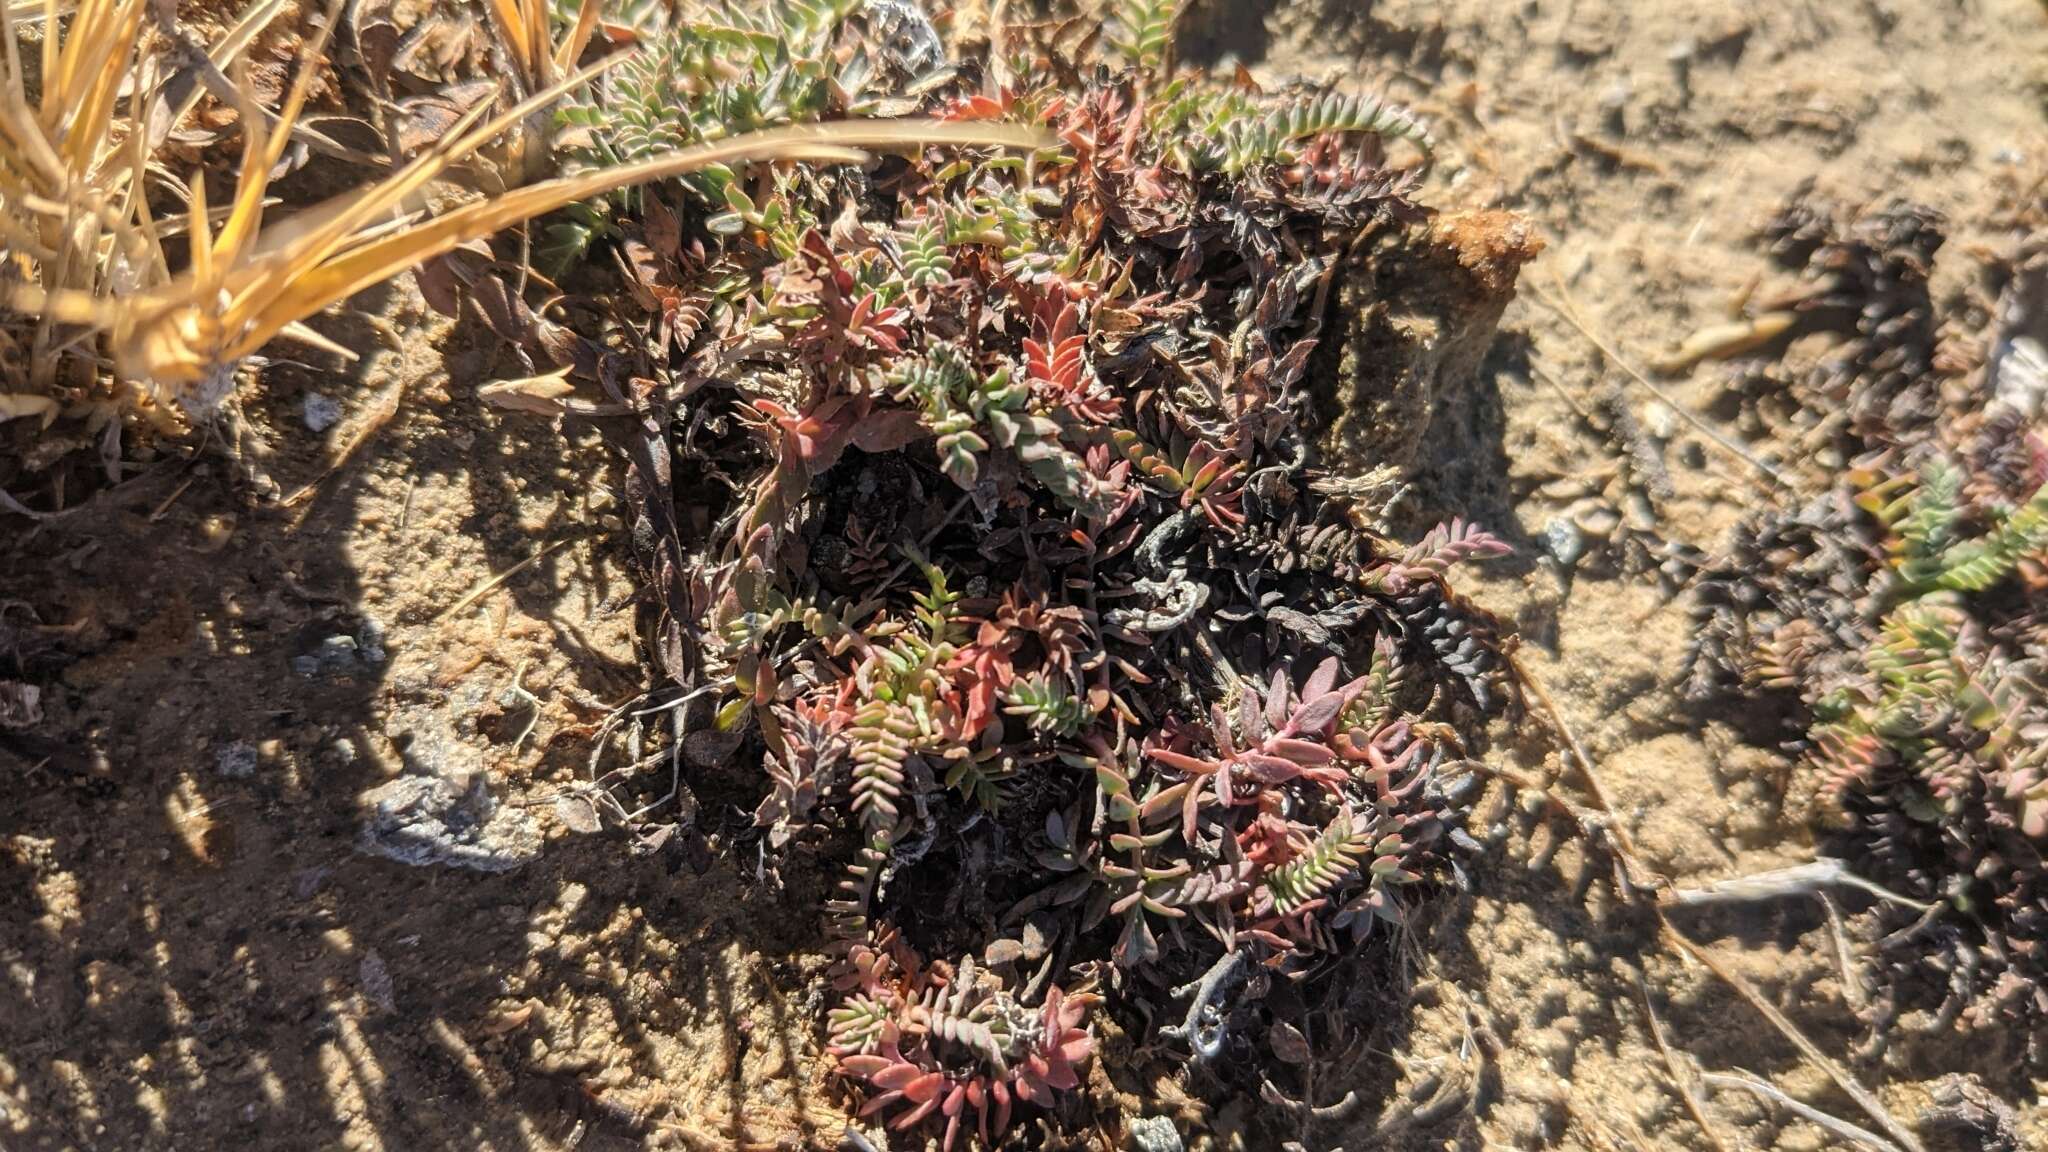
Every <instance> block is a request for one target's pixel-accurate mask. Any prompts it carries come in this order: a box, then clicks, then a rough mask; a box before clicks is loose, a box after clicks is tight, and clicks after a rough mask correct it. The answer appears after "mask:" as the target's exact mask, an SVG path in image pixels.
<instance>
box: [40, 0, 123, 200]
mask: <svg viewBox="0 0 2048 1152" xmlns="http://www.w3.org/2000/svg"><path fill="white" fill-rule="evenodd" d="M142 4H143V0H128V2H127V3H126V4H125V5H124V6H123V7H121V8H118V9H115V8H111V7H108V6H106V5H94V7H93V9H92V10H89V11H88V10H81V11H80V12H79V14H78V16H77V17H75V18H74V22H73V26H72V29H71V31H70V32H69V33H68V34H67V35H66V36H65V38H64V66H63V67H64V71H63V73H62V75H61V76H60V79H59V81H58V83H56V84H54V85H52V86H51V87H50V88H48V89H46V90H45V92H44V99H45V103H46V105H47V104H48V102H49V101H50V100H51V99H52V98H54V99H55V100H56V101H57V104H56V106H55V107H54V108H53V109H47V110H46V114H45V116H44V122H45V123H46V124H52V125H53V126H54V124H64V125H66V127H65V130H64V132H63V137H62V143H61V144H60V145H59V151H60V152H61V153H62V154H63V155H64V158H65V162H66V166H67V168H68V169H69V170H70V171H71V172H72V173H73V174H74V175H78V176H84V175H88V174H89V173H90V172H91V170H92V168H93V167H94V166H95V164H96V162H97V161H98V160H99V158H100V148H101V146H102V145H103V144H104V143H105V141H106V139H107V136H108V130H109V128H110V127H111V126H112V123H113V117H114V105H115V102H116V101H117V100H119V99H120V94H121V82H122V80H123V79H124V78H125V77H126V76H127V74H128V72H129V70H130V69H132V68H133V67H134V58H135V52H136V50H137V48H138V47H139V45H140V42H141V36H142V14H143V7H142ZM88 19H90V20H91V21H92V23H91V24H89V25H84V26H81V25H82V24H84V22H85V21H87V20H88ZM51 113H54V116H53V115H52V114H51Z"/></svg>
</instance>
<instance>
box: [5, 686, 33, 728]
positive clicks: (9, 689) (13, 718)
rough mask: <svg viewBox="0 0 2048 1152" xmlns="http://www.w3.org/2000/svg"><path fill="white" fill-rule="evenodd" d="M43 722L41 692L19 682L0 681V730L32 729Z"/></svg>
mask: <svg viewBox="0 0 2048 1152" xmlns="http://www.w3.org/2000/svg"><path fill="white" fill-rule="evenodd" d="M42 720H43V690H42V689H41V688H38V687H36V686H35V685H33V684H24V683H22V682H21V681H19V680H0V728H33V727H34V726H36V725H37V724H40V723H42Z"/></svg>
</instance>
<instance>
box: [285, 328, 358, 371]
mask: <svg viewBox="0 0 2048 1152" xmlns="http://www.w3.org/2000/svg"><path fill="white" fill-rule="evenodd" d="M277 334H278V335H279V336H281V337H283V338H284V339H286V340H297V341H298V342H299V343H301V344H307V345H311V346H312V347H314V348H318V349H319V350H321V351H322V352H331V353H333V354H334V355H336V356H339V357H341V358H342V359H343V360H346V361H348V362H349V363H351V364H353V363H355V362H356V361H357V360H359V359H361V357H359V356H357V355H356V352H355V349H353V348H344V347H342V346H341V345H339V344H336V343H335V342H334V341H332V340H329V339H328V338H327V337H325V336H322V335H321V334H319V333H318V332H315V331H313V330H312V329H311V328H308V327H306V326H305V325H304V324H299V323H291V324H287V325H285V326H284V327H282V328H280V329H278V330H277Z"/></svg>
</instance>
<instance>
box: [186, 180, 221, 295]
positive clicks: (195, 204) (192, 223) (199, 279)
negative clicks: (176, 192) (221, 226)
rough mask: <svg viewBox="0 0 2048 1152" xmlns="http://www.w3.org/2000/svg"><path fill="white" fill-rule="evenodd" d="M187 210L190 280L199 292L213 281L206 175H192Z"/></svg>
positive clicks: (212, 286)
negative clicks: (189, 243)
mask: <svg viewBox="0 0 2048 1152" xmlns="http://www.w3.org/2000/svg"><path fill="white" fill-rule="evenodd" d="M187 208H188V216H187V218H188V221H189V222H188V224H187V225H186V227H187V228H188V229H189V230H190V234H191V237H192V280H193V282H194V283H195V284H196V285H197V286H198V290H199V291H201V292H210V291H212V290H213V288H214V280H213V226H212V225H211V224H209V223H208V222H207V219H206V173H204V172H195V173H193V174H192V203H191V204H190V205H188V206H187Z"/></svg>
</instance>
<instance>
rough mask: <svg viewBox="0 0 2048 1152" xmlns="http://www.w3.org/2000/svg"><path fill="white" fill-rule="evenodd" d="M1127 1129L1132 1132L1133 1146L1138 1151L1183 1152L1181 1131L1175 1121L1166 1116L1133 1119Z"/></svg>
mask: <svg viewBox="0 0 2048 1152" xmlns="http://www.w3.org/2000/svg"><path fill="white" fill-rule="evenodd" d="M1125 1131H1127V1132H1129V1133H1130V1134H1131V1147H1132V1148H1133V1149H1135V1150H1136V1152H1182V1149H1183V1148H1184V1145H1182V1144H1181V1142H1180V1133H1179V1132H1178V1131H1176V1130H1175V1128H1174V1126H1173V1121H1171V1120H1169V1119H1167V1118H1166V1117H1164V1116H1144V1117H1140V1118H1139V1119H1136V1120H1133V1121H1131V1123H1130V1126H1129V1127H1128V1128H1126V1129H1125Z"/></svg>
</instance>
